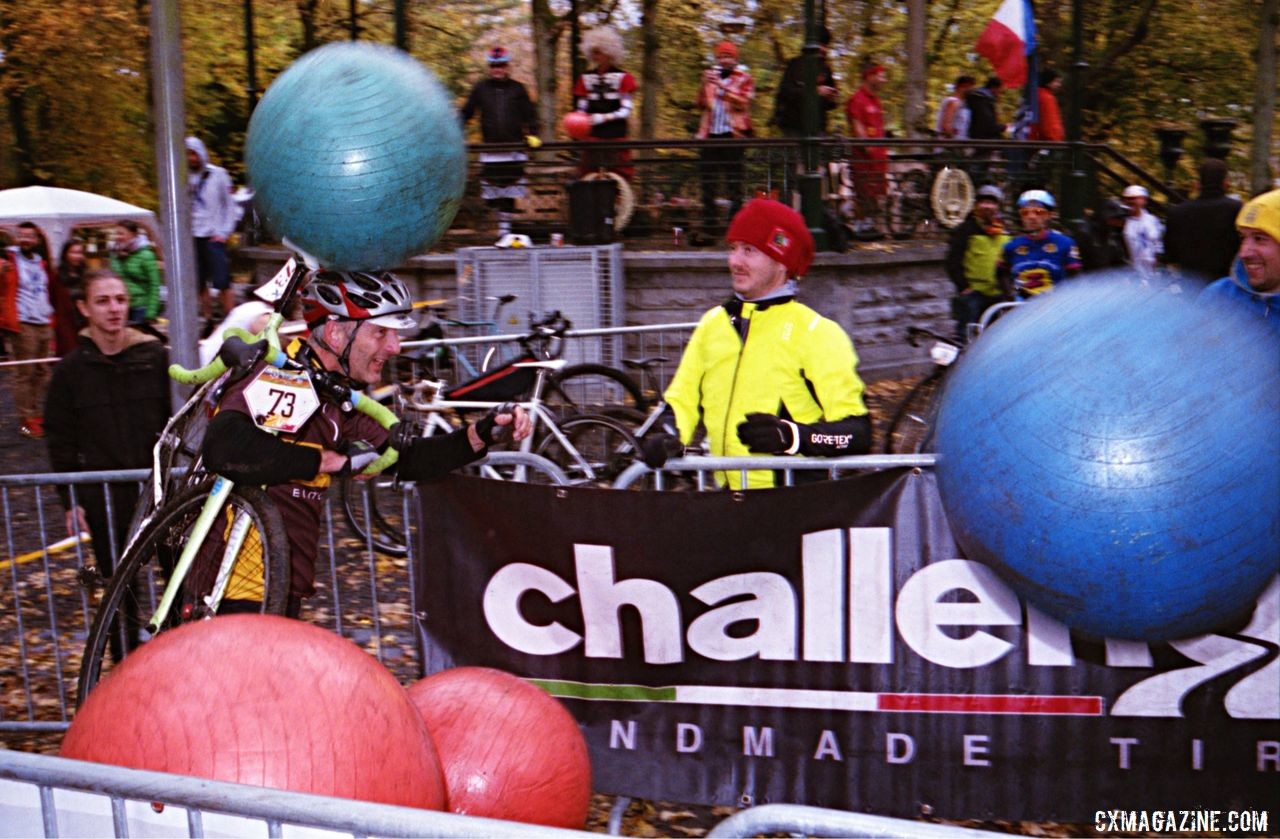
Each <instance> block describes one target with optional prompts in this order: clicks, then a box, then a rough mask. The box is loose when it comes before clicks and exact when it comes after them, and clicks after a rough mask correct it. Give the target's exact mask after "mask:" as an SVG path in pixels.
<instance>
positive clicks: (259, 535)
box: [76, 480, 289, 704]
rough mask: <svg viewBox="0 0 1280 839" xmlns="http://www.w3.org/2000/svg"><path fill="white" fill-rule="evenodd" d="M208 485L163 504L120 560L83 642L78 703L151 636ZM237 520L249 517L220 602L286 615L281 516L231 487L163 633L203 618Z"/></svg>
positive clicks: (259, 496) (251, 492)
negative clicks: (153, 620) (223, 546)
mask: <svg viewBox="0 0 1280 839" xmlns="http://www.w3.org/2000/svg"><path fill="white" fill-rule="evenodd" d="M212 485H213V481H212V480H209V481H205V482H203V483H201V484H197V485H196V486H193V487H191V488H189V489H187V490H186V491H184V492H182V493H181V494H179V495H178V496H177V497H176V498H174V499H173V500H172V501H169V502H167V503H165V504H164V505H163V506H162V507H161V509H160V511H159V513H158V514H157V515H156V516H155V518H153V519H152V521H151V523H150V524H149V525H148V526H147V527H146V528H145V529H144V530H143V531H142V532H141V533H140V534H138V536H137V538H136V539H134V541H133V543H132V544H131V545H130V546H129V548H128V549H127V550H126V551H125V553H124V556H123V557H121V559H120V562H119V563H118V566H117V568H116V571H115V573H114V574H112V575H111V578H110V580H109V581H108V583H107V588H106V591H105V592H104V593H103V595H102V599H101V600H100V601H99V603H98V610H97V612H96V614H95V615H94V619H93V625H92V626H91V627H90V629H89V635H88V639H87V640H86V641H85V649H84V655H83V657H82V658H81V660H80V679H79V685H78V687H77V690H76V702H77V704H79V703H82V702H84V699H85V697H86V696H87V695H88V694H89V691H91V690H92V689H93V687H94V685H96V684H97V683H98V681H99V680H100V679H101V677H102V675H103V672H104V670H109V669H110V668H111V667H112V666H113V665H114V664H116V663H119V662H120V661H121V660H123V659H124V658H125V656H126V655H127V654H128V653H129V652H131V651H132V650H134V649H136V648H137V647H139V646H141V645H142V644H144V643H146V641H148V640H150V638H151V637H152V636H151V634H150V633H149V632H148V631H147V629H146V628H145V627H146V624H147V622H148V621H149V620H150V618H151V615H152V613H153V611H154V609H155V605H156V603H158V602H159V598H160V593H161V592H162V591H163V587H164V584H165V577H166V576H167V572H168V571H170V570H171V569H172V568H173V565H174V563H175V562H176V561H177V558H178V556H179V554H180V553H181V552H182V548H183V546H184V545H185V544H186V543H187V541H188V540H189V537H190V533H191V528H192V526H193V525H194V524H195V521H196V518H197V517H198V516H199V515H200V513H201V511H202V510H203V509H204V506H205V502H206V501H207V500H208V497H209V493H210V490H211V488H212ZM239 514H244V515H246V516H248V519H249V524H250V530H249V533H248V535H247V536H246V537H245V540H244V545H243V547H242V548H241V550H240V554H239V556H238V557H237V559H236V562H235V564H234V566H233V567H232V568H231V569H230V574H229V575H228V576H229V579H228V581H227V584H226V588H225V590H224V592H223V595H222V597H223V602H225V601H229V600H235V601H237V602H238V603H257V604H259V611H261V612H263V613H267V614H277V615H278V614H284V612H285V608H286V606H287V604H288V599H289V542H288V539H287V538H286V536H285V530H284V523H283V522H282V521H281V519H280V512H279V511H278V510H277V509H276V506H275V504H274V503H273V502H272V501H271V499H270V498H268V497H267V494H266V493H265V492H263V491H262V490H260V489H256V488H254V487H236V488H234V489H233V490H232V491H231V495H230V497H229V499H228V500H227V504H226V506H225V507H224V508H223V511H222V513H221V514H220V515H219V517H218V518H217V519H215V522H214V526H213V528H212V530H211V531H210V533H209V537H208V539H207V540H206V542H205V544H204V546H202V548H201V550H200V552H199V553H198V554H197V556H196V560H195V563H194V564H193V565H192V567H191V570H190V571H189V572H188V574H187V577H186V580H185V581H184V582H183V585H182V588H181V590H180V592H179V597H178V600H177V601H176V602H175V603H174V606H173V609H172V610H171V611H170V613H169V617H168V618H167V620H166V621H165V624H164V626H163V627H161V629H162V630H164V629H171V628H173V627H174V626H177V625H179V624H181V623H185V622H187V621H190V620H197V619H199V618H202V617H206V616H207V615H208V613H209V608H208V607H207V606H206V605H205V604H204V602H203V598H204V596H205V595H207V594H208V593H209V592H210V591H212V589H213V586H214V584H215V582H216V580H215V578H216V577H217V575H218V571H219V566H220V565H221V559H222V550H221V549H220V548H221V544H222V541H223V539H224V538H225V534H226V532H227V530H229V528H230V523H231V521H232V520H233V518H234V517H235V516H236V515H239ZM108 650H109V651H110V654H109V655H108Z"/></svg>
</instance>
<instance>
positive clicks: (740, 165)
mask: <svg viewBox="0 0 1280 839" xmlns="http://www.w3.org/2000/svg"><path fill="white" fill-rule="evenodd" d="M870 147H879V148H885V149H887V150H888V152H889V161H888V164H887V167H885V169H884V170H883V173H881V172H880V170H879V169H878V168H877V167H878V165H879V164H876V163H874V162H872V161H870V160H868V159H867V158H866V157H865V155H861V154H860V150H862V149H865V148H870ZM804 148H805V146H804V144H803V143H802V141H800V140H797V139H772V138H770V139H764V138H751V139H744V140H649V141H640V140H628V141H613V142H607V143H604V142H601V143H572V142H553V143H546V144H545V145H544V146H543V147H542V148H541V149H539V150H538V151H533V152H530V151H529V150H528V149H526V148H525V147H523V146H522V145H518V144H493V145H472V146H470V147H469V148H468V160H469V164H468V178H467V187H466V192H465V193H464V195H463V199H462V204H461V209H460V211H459V213H458V215H457V217H456V218H455V219H454V222H453V225H452V227H451V228H450V231H449V235H448V236H447V237H446V241H447V242H448V243H449V245H450V246H451V247H452V246H456V245H461V244H491V243H493V242H494V241H495V239H496V238H497V235H498V230H497V218H496V216H495V215H494V214H493V213H492V212H491V211H490V210H489V208H487V207H486V206H485V204H484V201H483V200H482V199H481V197H480V180H481V167H480V163H479V161H478V156H479V154H480V153H481V152H484V151H490V152H497V151H524V152H526V153H528V154H529V157H530V159H529V161H528V162H527V163H526V164H525V167H524V168H525V179H526V182H527V186H526V196H525V197H524V198H522V199H519V200H518V202H517V206H516V212H515V215H514V221H513V230H514V231H515V232H517V233H521V232H523V233H526V234H528V235H530V236H531V237H532V238H533V240H534V243H535V244H546V243H547V242H548V241H549V239H550V236H551V234H553V233H559V234H565V233H567V232H569V230H570V223H569V220H570V214H569V193H568V189H567V187H568V185H569V184H571V183H573V182H574V181H577V180H578V179H580V178H581V177H583V175H584V173H586V174H592V175H596V176H598V175H599V173H600V172H601V167H599V166H591V165H586V166H584V163H583V161H584V158H583V155H584V153H592V152H601V151H612V152H624V153H626V154H628V155H630V159H629V160H628V161H626V162H625V165H623V166H621V167H618V171H621V172H623V174H624V175H625V180H626V187H625V188H626V190H627V191H628V192H630V193H631V197H632V199H633V201H632V204H633V206H632V207H631V212H630V214H629V219H628V220H627V222H626V224H624V225H621V226H620V228H619V229H618V230H617V231H616V234H617V237H618V239H620V240H621V241H624V242H627V243H633V244H635V245H637V246H641V247H656V248H661V249H672V248H681V247H685V246H688V245H692V244H697V243H699V240H700V237H701V240H702V241H705V242H706V243H707V244H712V243H714V241H715V240H716V237H717V236H718V235H720V234H721V233H723V230H724V227H725V226H726V225H727V222H728V219H729V217H730V216H731V214H732V210H733V208H734V207H735V206H737V205H738V204H739V203H740V202H742V201H745V200H747V199H749V198H751V197H753V196H756V195H767V196H772V197H775V198H780V199H781V200H783V201H789V200H791V198H792V197H793V196H794V195H795V191H796V188H797V183H798V181H797V179H798V177H799V175H800V174H801V173H802V171H803V167H802V164H801V161H802V160H803V157H802V153H803V151H804ZM815 148H816V152H817V155H818V160H817V163H816V167H817V172H818V174H819V175H820V177H821V179H822V190H821V194H822V196H823V201H824V204H825V206H826V209H827V210H828V211H829V216H828V220H829V222H830V223H832V224H840V225H854V223H855V222H858V221H859V220H864V219H870V220H872V221H874V222H875V223H876V226H877V227H878V228H879V232H880V233H881V234H883V235H890V236H895V237H898V238H903V239H906V238H926V239H928V238H941V237H945V235H946V234H947V232H948V228H946V227H944V226H942V225H941V224H938V223H937V222H936V220H935V214H934V210H933V208H932V205H931V201H930V192H931V190H932V187H933V182H934V178H935V176H936V175H937V173H938V172H939V171H941V170H942V169H944V168H947V167H950V168H953V169H961V170H963V171H965V172H966V173H967V174H968V175H969V176H970V177H971V179H972V180H973V183H974V185H975V186H978V185H981V184H983V183H992V184H995V185H997V186H1000V187H1001V188H1002V189H1003V190H1004V193H1005V209H1006V210H1007V211H1010V212H1011V211H1012V209H1013V201H1014V200H1015V199H1016V198H1017V195H1018V193H1020V192H1022V191H1023V190H1026V189H1031V188H1045V189H1048V190H1050V191H1051V192H1054V193H1055V194H1057V193H1058V192H1059V191H1060V189H1061V187H1062V184H1063V183H1064V182H1065V180H1064V179H1065V178H1066V177H1067V176H1068V175H1069V174H1070V173H1071V169H1072V163H1071V157H1072V151H1073V149H1078V150H1079V153H1080V154H1079V156H1080V158H1081V163H1080V165H1081V166H1082V167H1083V170H1084V171H1085V174H1086V177H1087V179H1088V183H1089V185H1090V188H1091V191H1092V193H1093V194H1091V195H1089V196H1087V197H1086V202H1087V205H1088V206H1096V205H1097V202H1098V200H1099V199H1100V198H1101V197H1106V196H1115V195H1118V194H1119V192H1120V190H1121V189H1122V188H1123V187H1124V186H1125V185H1127V184H1129V183H1140V184H1144V185H1146V186H1147V187H1148V188H1149V189H1150V190H1151V192H1152V195H1153V196H1158V197H1160V198H1161V199H1163V200H1157V201H1155V202H1153V207H1152V209H1153V211H1155V212H1157V213H1158V214H1162V212H1163V210H1162V207H1163V205H1164V203H1165V201H1167V202H1168V203H1171V204H1172V203H1177V201H1178V200H1180V199H1181V197H1182V196H1180V195H1177V194H1176V193H1174V192H1173V191H1172V190H1170V188H1169V187H1168V186H1167V185H1166V184H1165V183H1163V182H1162V181H1161V179H1160V178H1158V177H1157V176H1155V175H1153V174H1152V173H1150V172H1147V171H1146V170H1144V169H1142V167H1141V166H1139V165H1138V164H1137V163H1135V162H1133V161H1132V160H1129V159H1127V158H1125V157H1124V156H1123V155H1121V154H1119V153H1117V152H1116V151H1114V150H1113V149H1111V148H1110V147H1109V146H1106V145H1101V144H1092V143H1081V144H1079V145H1078V146H1073V144H1070V143H1041V142H1019V141H1011V140H940V139H933V138H910V139H907V138H902V139H898V138H880V139H875V140H865V139H858V138H852V137H839V136H828V137H823V138H821V139H819V140H818V141H817V142H816V146H815ZM726 155H727V156H728V158H729V162H726V160H725V158H726ZM589 163H590V161H588V164H589ZM605 171H608V170H605ZM877 183H878V184H881V186H878V187H877V186H875V184H877ZM868 186H870V188H868ZM1010 217H1016V214H1015V215H1012V216H1010ZM828 226H830V225H828ZM677 230H678V231H681V234H676V233H675V231H677ZM695 234H696V235H695ZM851 235H852V231H851Z"/></svg>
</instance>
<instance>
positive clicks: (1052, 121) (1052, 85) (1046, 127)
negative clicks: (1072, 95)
mask: <svg viewBox="0 0 1280 839" xmlns="http://www.w3.org/2000/svg"><path fill="white" fill-rule="evenodd" d="M1060 90H1062V77H1061V76H1059V75H1058V71H1057V70H1052V69H1050V70H1045V71H1044V72H1043V73H1041V74H1040V87H1039V93H1038V96H1039V100H1038V101H1039V108H1040V119H1039V121H1038V122H1033V123H1031V129H1030V131H1029V132H1028V133H1027V139H1028V140H1044V141H1047V142H1050V143H1060V142H1062V141H1063V140H1065V139H1067V132H1066V131H1065V130H1064V129H1063V127H1062V109H1061V108H1059V107H1058V91H1060Z"/></svg>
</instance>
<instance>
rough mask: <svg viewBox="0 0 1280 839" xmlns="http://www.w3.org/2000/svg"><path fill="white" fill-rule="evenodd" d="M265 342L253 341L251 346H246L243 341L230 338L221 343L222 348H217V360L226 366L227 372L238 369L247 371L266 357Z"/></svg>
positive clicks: (237, 338) (233, 337) (234, 337)
mask: <svg viewBox="0 0 1280 839" xmlns="http://www.w3.org/2000/svg"><path fill="white" fill-rule="evenodd" d="M266 352H267V342H266V341H254V342H253V343H252V344H246V343H245V342H244V339H242V338H239V337H236V336H234V335H233V336H231V337H230V338H228V339H227V340H225V341H223V342H222V346H221V347H219V348H218V358H221V359H222V363H223V364H225V365H227V369H228V370H232V369H235V368H240V369H242V370H247V369H248V368H250V367H252V366H253V365H255V364H257V363H258V361H259V360H260V359H261V358H262V357H263V356H264V355H266Z"/></svg>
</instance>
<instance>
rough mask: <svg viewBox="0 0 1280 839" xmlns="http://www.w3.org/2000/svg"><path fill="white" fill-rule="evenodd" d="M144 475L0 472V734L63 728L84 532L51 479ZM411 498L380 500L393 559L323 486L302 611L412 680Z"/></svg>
mask: <svg viewBox="0 0 1280 839" xmlns="http://www.w3.org/2000/svg"><path fill="white" fill-rule="evenodd" d="M485 462H486V463H488V464H490V465H493V466H525V467H529V468H530V469H532V470H535V471H536V472H538V473H540V474H541V475H542V476H543V478H542V480H546V481H547V482H549V483H552V484H563V483H565V482H566V480H567V479H566V478H565V475H564V473H563V472H562V471H561V470H560V469H559V467H557V466H556V465H555V464H554V463H551V462H550V461H548V460H546V459H545V458H542V457H539V456H538V455H535V454H522V453H520V452H493V453H491V454H490V455H489V457H488V459H487V460H486V461H485ZM148 475H149V471H148V470H145V469H131V470H119V471H114V472H65V473H44V474H27V475H8V476H0V514H2V516H3V522H4V542H3V547H4V555H3V556H2V557H0V688H2V690H3V693H0V736H4V735H13V736H15V737H17V736H22V735H37V734H41V733H48V732H58V731H63V730H65V729H66V727H67V725H68V724H69V720H70V718H71V715H72V711H73V708H72V704H73V703H74V699H75V692H76V677H77V674H78V672H79V660H80V654H81V652H82V650H83V648H84V642H85V638H86V636H87V634H88V631H89V627H90V625H91V624H92V622H93V604H92V602H91V600H90V597H89V594H88V591H87V590H86V589H85V587H84V585H83V584H82V582H81V579H82V576H83V572H84V570H85V568H86V566H87V565H90V564H92V552H91V550H90V548H89V543H88V541H87V539H86V540H85V541H83V542H82V541H80V540H77V539H65V538H63V535H64V518H63V509H62V504H61V502H60V501H59V499H58V497H57V495H56V493H55V492H54V489H53V488H54V487H55V486H57V485H69V486H70V487H71V490H72V497H73V500H74V495H75V489H76V487H84V486H87V485H93V484H99V485H106V484H108V483H112V482H126V481H133V482H138V481H142V480H144V479H146V477H147V476H148ZM106 497H107V498H108V499H110V493H106ZM413 497H414V494H413V485H412V484H406V485H405V488H404V492H403V493H402V494H401V495H400V496H399V497H398V498H397V499H396V501H395V503H394V504H392V505H388V506H391V507H393V508H394V509H395V510H398V511H399V524H400V526H402V527H403V528H404V538H405V539H406V544H407V545H408V548H409V556H408V557H405V558H394V557H389V556H386V555H384V554H381V553H378V552H377V551H376V550H375V549H374V547H373V545H372V544H371V542H370V540H368V539H366V540H361V539H359V538H358V537H357V536H356V535H355V534H354V533H353V532H352V531H351V530H350V529H349V527H348V526H347V524H346V522H345V520H344V517H343V513H342V501H341V499H340V498H338V497H337V494H336V492H335V493H331V495H330V497H329V499H328V503H327V504H326V508H325V514H324V518H323V520H322V521H321V527H320V547H321V553H320V558H319V559H318V561H317V567H316V577H317V582H316V595H315V597H313V598H311V599H310V600H309V601H308V603H307V605H306V606H305V607H304V608H303V617H304V618H305V619H306V620H309V621H311V622H313V623H316V624H318V625H321V626H327V627H329V628H331V629H333V631H334V632H336V633H338V634H339V635H342V636H343V637H345V638H348V639H350V640H351V641H353V642H355V643H356V644H357V645H359V646H360V647H361V648H363V649H365V650H366V651H368V652H369V653H370V654H372V655H374V656H376V657H377V659H378V660H379V661H380V662H382V663H383V664H384V665H385V666H386V667H387V668H388V669H389V670H391V672H392V673H394V674H395V675H396V677H397V678H398V679H400V681H401V682H408V681H411V680H413V679H416V678H418V677H419V676H420V675H421V662H422V661H423V658H422V655H421V651H420V650H419V649H418V636H417V632H416V630H415V628H414V625H415V617H414V616H415V614H416V610H417V606H416V603H415V602H414V587H413V569H414V559H413V552H414V551H415V550H416V545H415V543H414V539H413V529H412V526H411V521H412V516H411V511H412V505H413ZM129 512H130V511H127V510H126V511H117V510H109V511H108V514H109V515H110V516H112V517H114V516H116V515H129ZM153 592H154V587H153ZM152 605H154V604H152Z"/></svg>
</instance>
